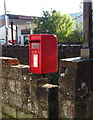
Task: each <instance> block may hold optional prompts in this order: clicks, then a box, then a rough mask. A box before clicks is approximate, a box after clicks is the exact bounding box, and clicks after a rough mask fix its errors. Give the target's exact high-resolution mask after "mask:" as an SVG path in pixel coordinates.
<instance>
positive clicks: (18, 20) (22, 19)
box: [0, 14, 36, 25]
mask: <svg viewBox="0 0 93 120" xmlns="http://www.w3.org/2000/svg"><path fill="white" fill-rule="evenodd" d="M4 16H5V15H0V19H3V18H4ZM7 16H8V18H9V23H11V22H13V24H14V25H23V24H26V23H27V22H31V21H32V20H34V19H35V18H36V16H24V15H13V14H7Z"/></svg>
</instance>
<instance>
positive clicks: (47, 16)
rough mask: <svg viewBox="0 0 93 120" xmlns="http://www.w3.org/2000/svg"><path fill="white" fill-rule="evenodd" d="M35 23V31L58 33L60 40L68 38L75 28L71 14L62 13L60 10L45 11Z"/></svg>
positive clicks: (63, 40)
mask: <svg viewBox="0 0 93 120" xmlns="http://www.w3.org/2000/svg"><path fill="white" fill-rule="evenodd" d="M34 23H35V24H36V25H37V27H36V28H35V29H34V33H49V34H55V35H57V38H58V40H59V42H65V41H67V40H68V36H69V35H70V34H71V33H72V30H73V21H72V19H71V17H70V16H69V15H61V14H60V12H57V11H56V10H53V11H52V12H50V13H49V12H48V11H43V16H42V17H40V18H37V19H36V20H35V21H34Z"/></svg>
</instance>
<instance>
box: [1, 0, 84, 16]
mask: <svg viewBox="0 0 93 120" xmlns="http://www.w3.org/2000/svg"><path fill="white" fill-rule="evenodd" d="M5 1H6V10H7V11H9V12H7V13H10V14H16V15H29V16H42V11H43V10H48V11H51V9H52V10H57V11H60V12H61V14H65V13H67V14H70V13H77V12H81V11H82V9H81V7H80V3H81V2H82V0H5ZM1 14H4V0H0V15H1Z"/></svg>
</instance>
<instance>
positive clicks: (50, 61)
mask: <svg viewBox="0 0 93 120" xmlns="http://www.w3.org/2000/svg"><path fill="white" fill-rule="evenodd" d="M57 44H58V43H57V38H56V36H55V35H50V34H33V35H30V46H29V64H30V72H32V73H37V74H44V73H53V72H57V71H58V47H57Z"/></svg>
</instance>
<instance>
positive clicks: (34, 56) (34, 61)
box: [30, 42, 40, 71]
mask: <svg viewBox="0 0 93 120" xmlns="http://www.w3.org/2000/svg"><path fill="white" fill-rule="evenodd" d="M39 48H40V43H39V42H37V43H31V50H30V53H31V59H30V60H31V61H30V64H31V71H38V70H39V68H40V65H39V63H40V59H39V58H40V49H39Z"/></svg>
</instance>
